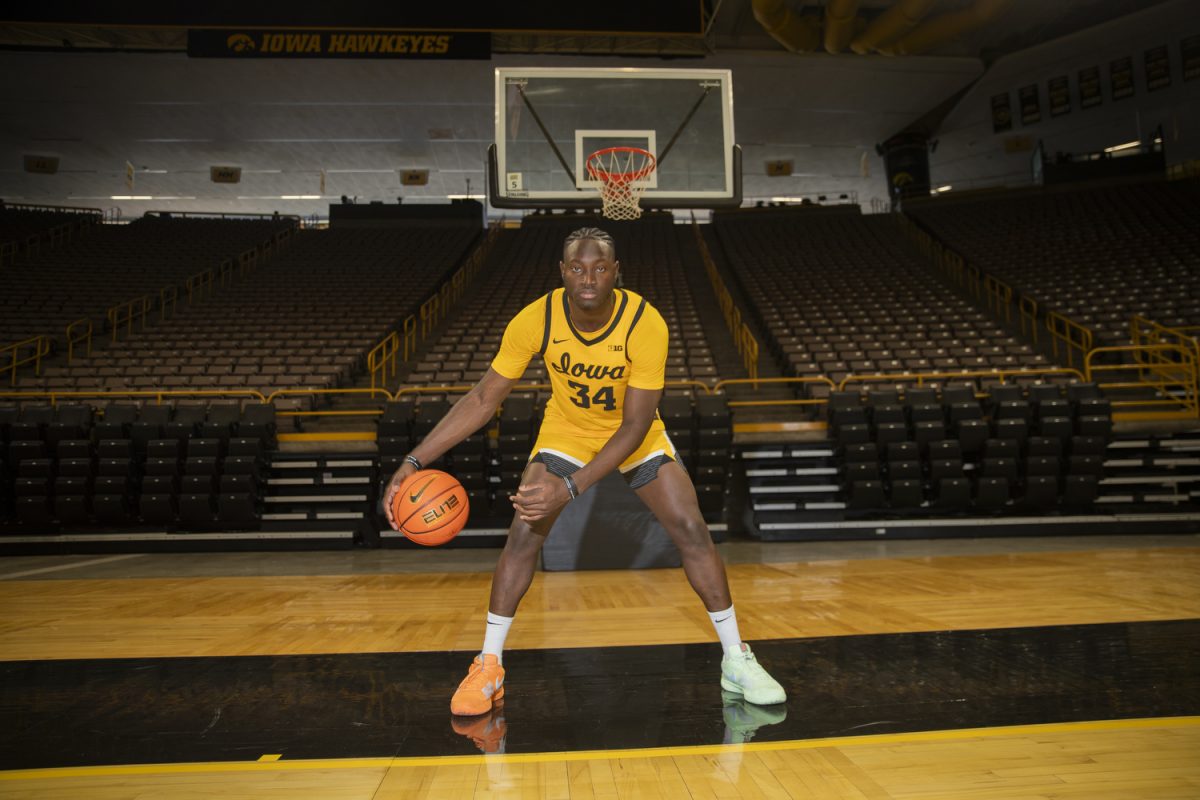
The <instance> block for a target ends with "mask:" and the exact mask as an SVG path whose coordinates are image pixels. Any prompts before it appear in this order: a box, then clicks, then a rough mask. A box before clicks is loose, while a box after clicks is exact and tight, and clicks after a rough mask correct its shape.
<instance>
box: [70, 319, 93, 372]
mask: <svg viewBox="0 0 1200 800" xmlns="http://www.w3.org/2000/svg"><path fill="white" fill-rule="evenodd" d="M80 326H83V327H84V331H83V333H78V329H79V327H80ZM79 342H86V343H87V352H86V353H85V354H84V355H87V356H90V355H91V354H92V319H91V317H84V318H83V319H77V320H75V321H74V322H72V323H71V324H70V325H68V326H67V363H68V364H70V363H71V362H72V361H74V360H75V345H76V344H78V343H79Z"/></svg>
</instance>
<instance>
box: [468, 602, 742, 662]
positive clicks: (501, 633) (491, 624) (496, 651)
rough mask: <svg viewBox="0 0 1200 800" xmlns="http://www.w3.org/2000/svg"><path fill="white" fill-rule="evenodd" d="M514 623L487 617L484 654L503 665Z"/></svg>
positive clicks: (511, 619)
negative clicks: (506, 645)
mask: <svg viewBox="0 0 1200 800" xmlns="http://www.w3.org/2000/svg"><path fill="white" fill-rule="evenodd" d="M512 621H513V618H512V617H502V616H500V615H499V614H493V613H492V612H490V611H489V612H488V615H487V630H486V631H485V632H484V634H483V650H482V652H484V653H491V654H492V655H494V656H495V657H496V660H497V661H499V662H500V663H501V664H503V663H504V639H505V637H507V636H508V629H509V628H510V627H511V626H512ZM736 628H737V623H734V629H735V630H736Z"/></svg>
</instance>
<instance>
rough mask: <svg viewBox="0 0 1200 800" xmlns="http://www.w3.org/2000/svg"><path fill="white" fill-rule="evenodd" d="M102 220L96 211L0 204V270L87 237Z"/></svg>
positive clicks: (0, 338)
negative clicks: (10, 264) (45, 250)
mask: <svg viewBox="0 0 1200 800" xmlns="http://www.w3.org/2000/svg"><path fill="white" fill-rule="evenodd" d="M102 219H103V215H102V214H101V213H100V211H99V210H97V209H94V208H92V209H84V208H73V209H72V208H53V207H37V206H28V207H27V206H17V207H13V206H2V205H0V267H3V266H5V265H6V264H9V263H12V262H13V261H15V260H17V258H19V257H24V258H33V257H36V256H38V255H40V254H41V252H42V249H43V248H46V249H49V248H53V247H59V246H61V245H63V244H65V243H67V242H70V241H73V240H74V239H76V238H77V237H82V236H86V235H87V234H88V233H89V232H90V231H91V230H92V229H93V228H94V227H95V226H97V225H99V224H100V222H101V220H102ZM2 338H3V337H0V340H2Z"/></svg>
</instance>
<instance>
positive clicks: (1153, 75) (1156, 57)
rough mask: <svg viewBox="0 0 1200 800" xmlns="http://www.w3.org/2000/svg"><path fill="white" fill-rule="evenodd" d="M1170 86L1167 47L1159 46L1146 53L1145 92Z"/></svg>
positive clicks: (1169, 59)
mask: <svg viewBox="0 0 1200 800" xmlns="http://www.w3.org/2000/svg"><path fill="white" fill-rule="evenodd" d="M1170 85H1171V57H1170V56H1169V55H1168V54H1167V46H1166V45H1165V44H1164V45H1159V46H1158V47H1151V48H1150V49H1149V50H1147V51H1146V90H1147V91H1150V92H1153V91H1154V90H1155V89H1165V88H1167V87H1168V86H1170Z"/></svg>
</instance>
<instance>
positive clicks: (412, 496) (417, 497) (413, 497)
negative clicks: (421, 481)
mask: <svg viewBox="0 0 1200 800" xmlns="http://www.w3.org/2000/svg"><path fill="white" fill-rule="evenodd" d="M436 480H437V476H436V475H434V476H433V477H432V478H430V479H429V480H427V481H425V485H424V486H422V487H421V491H419V492H417V493H416V494H410V495H409V496H408V501H409V502H410V503H415V502H417V501H418V500H420V499H421V495H423V494H425V490H426V489H428V488H429V484H431V483H433V482H434V481H436Z"/></svg>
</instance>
